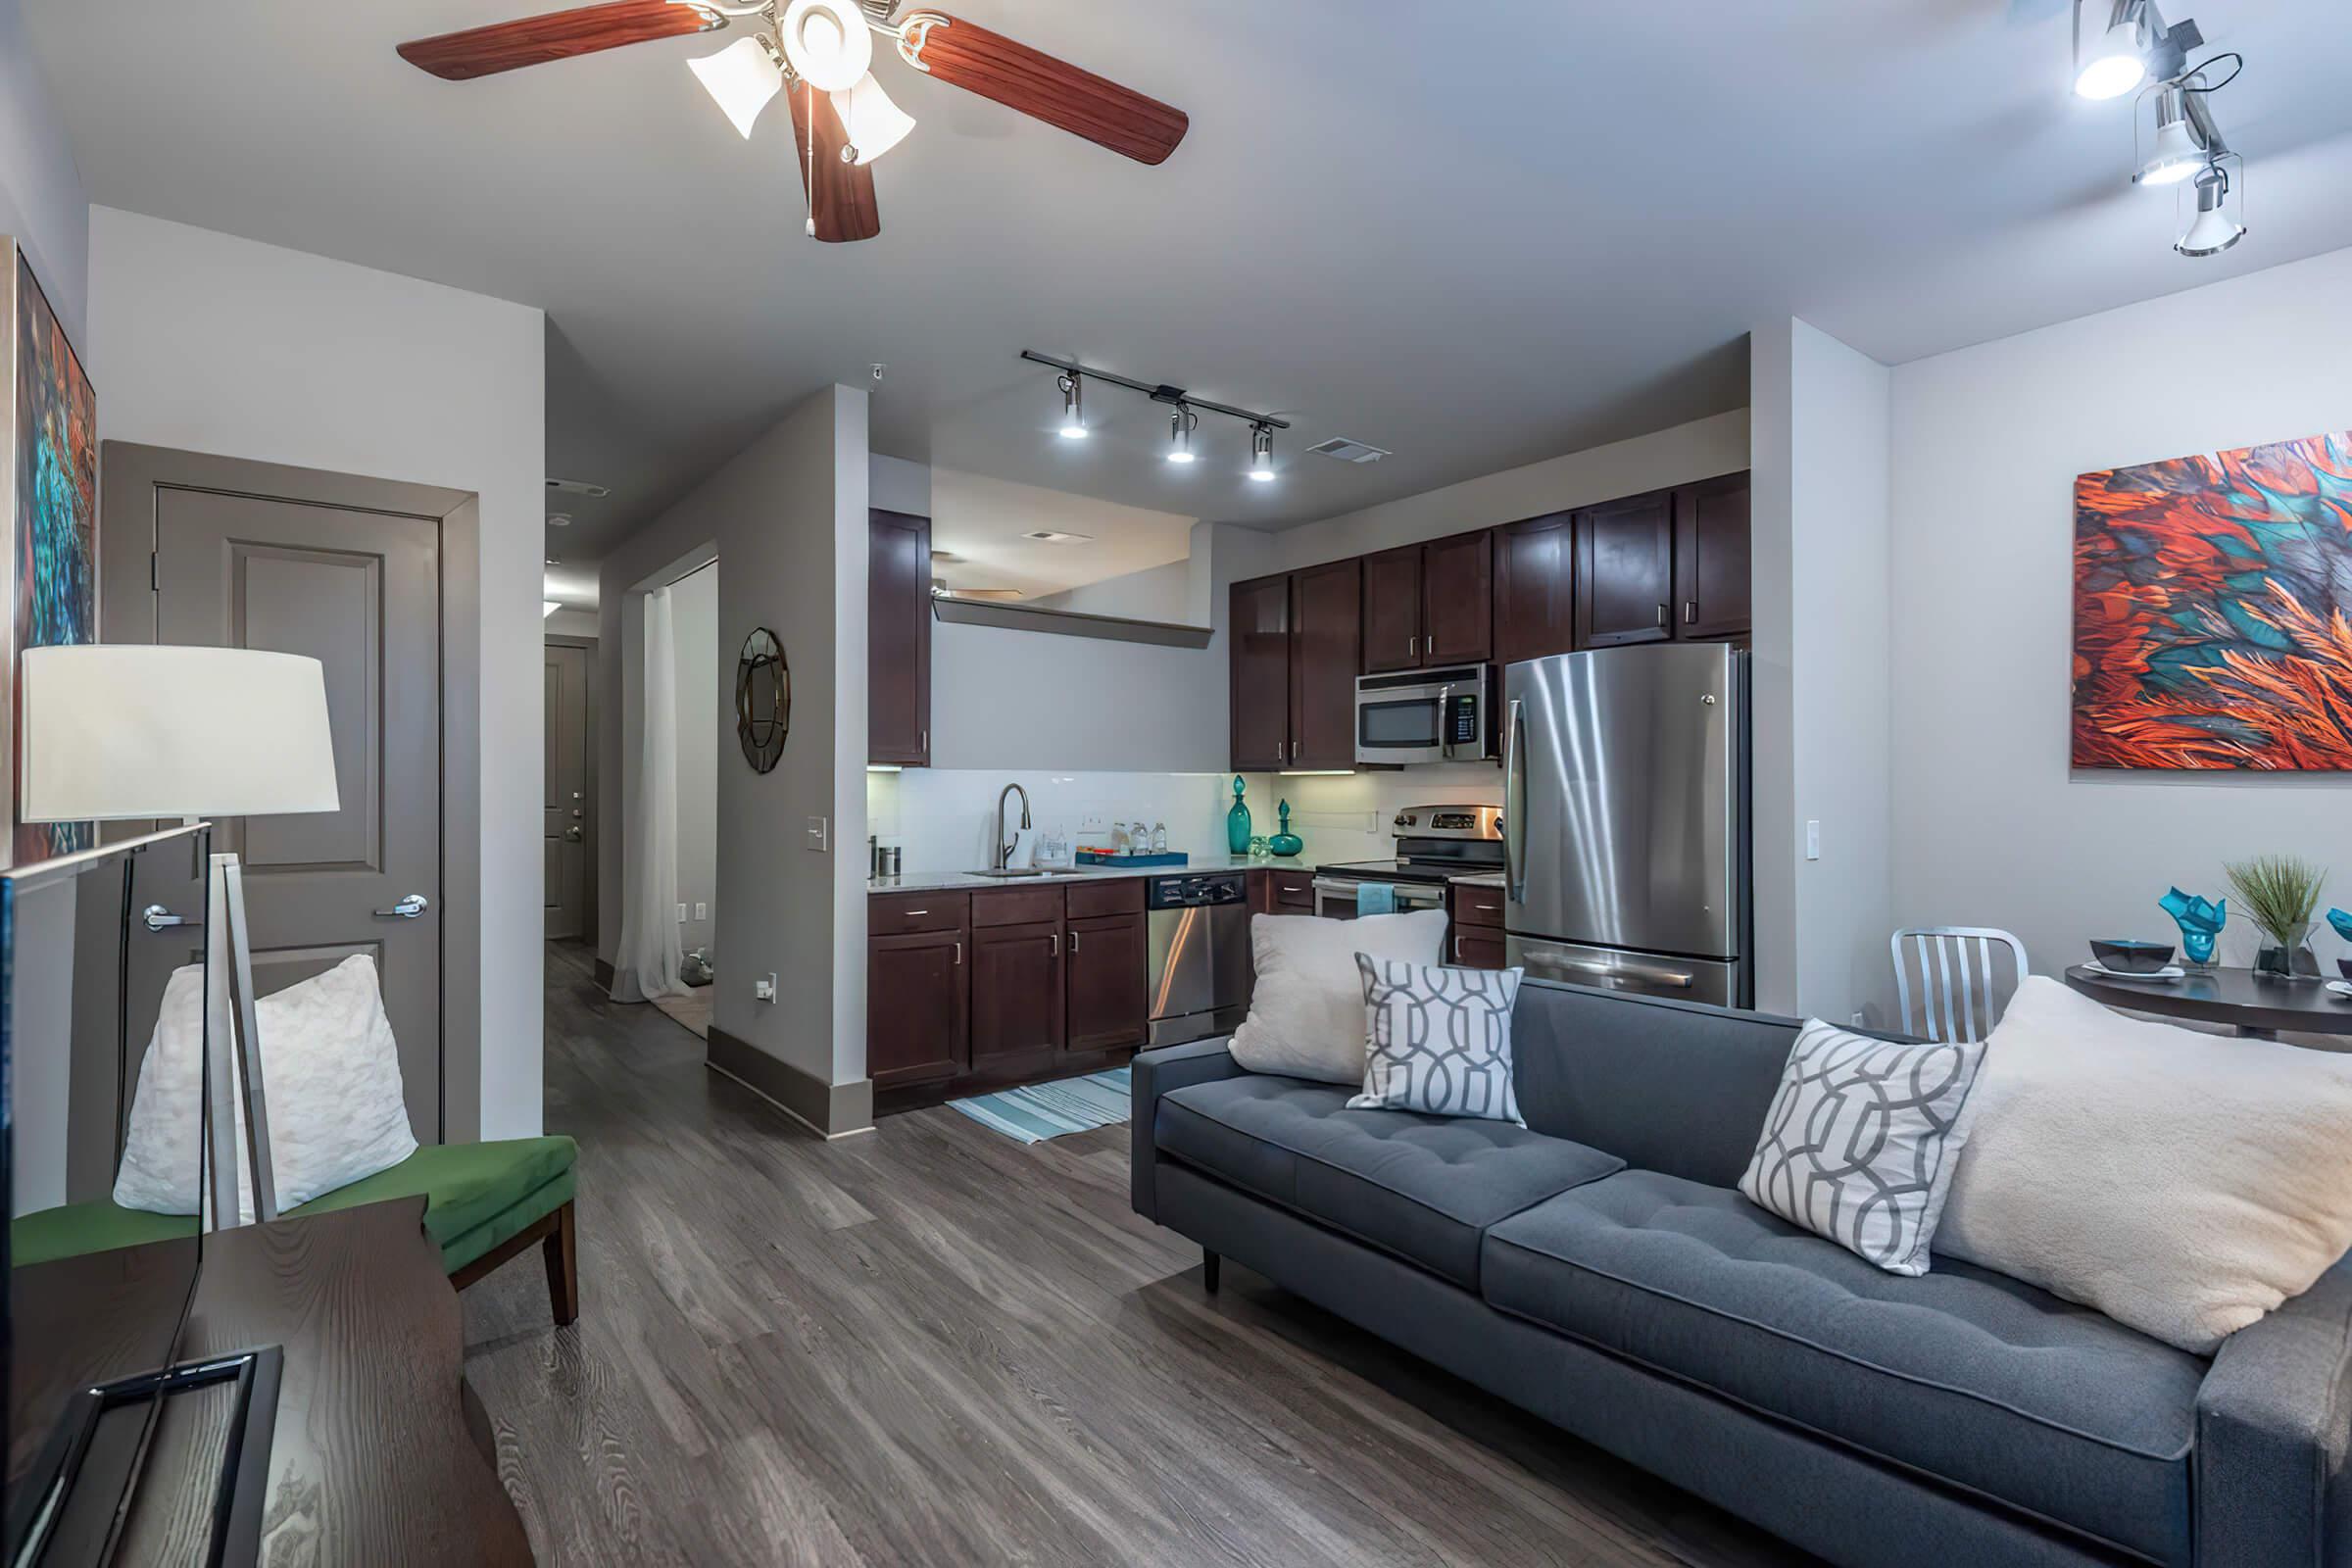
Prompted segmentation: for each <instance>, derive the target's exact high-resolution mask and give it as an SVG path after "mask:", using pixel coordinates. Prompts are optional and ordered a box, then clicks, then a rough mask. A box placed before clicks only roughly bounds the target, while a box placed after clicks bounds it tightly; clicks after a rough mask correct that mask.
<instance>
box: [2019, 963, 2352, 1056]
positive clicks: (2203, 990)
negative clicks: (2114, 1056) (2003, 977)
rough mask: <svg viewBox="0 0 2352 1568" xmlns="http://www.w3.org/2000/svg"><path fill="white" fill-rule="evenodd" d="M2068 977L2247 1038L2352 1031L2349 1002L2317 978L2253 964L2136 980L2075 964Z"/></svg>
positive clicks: (2104, 998)
mask: <svg viewBox="0 0 2352 1568" xmlns="http://www.w3.org/2000/svg"><path fill="white" fill-rule="evenodd" d="M2066 983H2067V984H2068V985H2070V986H2072V987H2073V988H2074V989H2075V990H2077V991H2080V992H2081V993H2082V995H2084V996H2086V997H2088V998H2090V999H2091V1000H2092V1001H2093V1002H2103V1003H2105V1004H2106V1005H2108V1006H2110V1007H2123V1008H2126V1009H2128V1010H2130V1011H2132V1012H2152V1013H2156V1014H2158V1015H2160V1016H2162V1017H2167V1018H2187V1019H2190V1020H2193V1021H2194V1022H2197V1023H2218V1024H2227V1025H2228V1026H2229V1027H2230V1028H2231V1029H2234V1030H2235V1031H2236V1032H2237V1033H2238V1034H2239V1035H2241V1036H2243V1037H2245V1038H2246V1039H2249V1040H2276V1039H2278V1032H2279V1031H2280V1030H2282V1029H2283V1030H2286V1031H2288V1032H2290V1033H2293V1032H2301V1033H2305V1034H2315V1035H2352V1002H2348V1001H2346V1000H2344V999H2343V998H2342V997H2339V996H2336V995H2335V994H2334V993H2333V992H2330V991H2329V990H2328V989H2327V987H2326V986H2325V985H2323V984H2321V983H2320V982H2319V981H2317V980H2274V979H2272V978H2270V977H2269V976H2268V975H2260V974H2256V973H2255V972H2254V971H2253V970H2251V969H2205V970H2195V971H2191V972H2190V973H2189V974H2187V975H2184V976H2183V977H2181V978H2180V979H2178V980H2138V979H2133V978H2131V976H2128V975H2111V974H2101V973H2098V972H2097V971H2095V970H2092V969H2086V968H2084V967H2083V966H2082V964H2076V965H2075V966H2074V967H2073V968H2071V969H2069V970H2067V971H2066Z"/></svg>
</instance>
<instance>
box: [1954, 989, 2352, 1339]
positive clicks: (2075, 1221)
mask: <svg viewBox="0 0 2352 1568" xmlns="http://www.w3.org/2000/svg"><path fill="white" fill-rule="evenodd" d="M1986 1047H1987V1054H1986V1057H1985V1072H1984V1077H1983V1081H1982V1082H1981V1083H1980V1084H1979V1086H1978V1090H1977V1096H1978V1099H1979V1100H1980V1101H1981V1102H1982V1103H1981V1104H1980V1106H1979V1107H1978V1112H1977V1125H1976V1132H1975V1136H1974V1137H1973V1138H1972V1139H1971V1141H1970V1143H1969V1146H1968V1151H1967V1152H1966V1153H1965V1154H1963V1155H1962V1156H1961V1160H1960V1169H1959V1171H1958V1172H1957V1173H1956V1174H1955V1175H1954V1177H1953V1179H1952V1192H1951V1198H1950V1201H1949V1202H1948V1203H1947V1204H1946V1206H1945V1208H1944V1214H1943V1226H1942V1229H1941V1232H1940V1233H1939V1234H1938V1235H1937V1236H1936V1250H1937V1251H1938V1252H1941V1253H1943V1254H1944V1255H1945V1256H1947V1257H1959V1258H1966V1259H1967V1260H1968V1261H1970V1262H1972V1263H1978V1264H1982V1265H1983V1266H1984V1267H1985V1268H1989V1269H1997V1270H1999V1271H2000V1272H2001V1273H2003V1274H2008V1275H2012V1276H2014V1277H2015V1278H2018V1279H2021V1280H2025V1281H2027V1282H2029V1283H2031V1284H2034V1285H2038V1286H2040V1287H2042V1288H2043V1289H2044V1290H2047V1291H2049V1292H2051V1293H2053V1294H2054V1295H2058V1296H2063V1297H2065V1298H2066V1299H2068V1300H2070V1301H2080V1302H2082V1304H2084V1305H2086V1306H2093V1307H2096V1308H2098V1309H2099V1310H2100V1311H2102V1312H2104V1313H2106V1314H2107V1315H2108V1316H2109V1317H2111V1318H2114V1319H2115V1320H2116V1321H2118V1322H2120V1323H2126V1324H2129V1325H2130V1326H2131V1327H2132V1328H2135V1329H2138V1330H2139V1331H2140V1332H2141V1333H2143V1334H2147V1335H2151V1336H2153V1337H2154V1338H2156V1339H2159V1340H2162V1341H2164V1342H2165V1343H2166V1344H2168V1345H2175V1346H2179V1347H2180V1348H2181V1349H2183V1350H2190V1351H2194V1352H2195V1353H2197V1354H2199V1355H2209V1354H2211V1353H2212V1352H2213V1350H2214V1348H2216V1347H2218V1346H2219V1345H2220V1344H2221V1342H2222V1341H2223V1340H2224V1339H2226V1338H2228V1337H2229V1335H2231V1334H2233V1333H2235V1332H2236V1331H2237V1330H2239V1329H2242V1328H2244V1327H2245V1326H2246V1325H2247V1324H2249V1323H2252V1322H2254V1321H2255V1320H2256V1319H2258V1318H2260V1317H2261V1316H2262V1315H2263V1314H2264V1313H2266V1312H2269V1311H2271V1310H2272V1309H2273V1308H2275V1307H2277V1306H2278V1303H2279V1302H2281V1301H2283V1300H2285V1299H2287V1298H2288V1297H2290V1296H2299V1295H2301V1294H2302V1293H2303V1292H2304V1291H2306V1290H2308V1289H2309V1288H2310V1287H2311V1284H2312V1282H2313V1281H2314V1280H2317V1279H2318V1278H2319V1277H2320V1275H2321V1274H2322V1273H2323V1272H2324V1271H2325V1270H2326V1269H2327V1267H2328V1266H2329V1265H2331V1264H2333V1263H2334V1262H2335V1260H2336V1259H2337V1258H2339V1257H2341V1256H2343V1255H2344V1252H2345V1250H2346V1249H2347V1248H2352V1060H2347V1059H2346V1058H2345V1057H2343V1056H2337V1055H2330V1054H2327V1053H2325V1052H2317V1051H2305V1050H2302V1049H2300V1048H2298V1047H2295V1046H2285V1045H2279V1044H2277V1043H2275V1042H2269V1041H2259V1040H2227V1039H2222V1038H2219V1037H2217V1036H2213V1035H2207V1034H2199V1033H2197V1032H2195V1031H2193V1030H2188V1029H2180V1028H2175V1027H2174V1026H2172V1025H2170V1024H2160V1023H2142V1022H2139V1021H2138V1020H2135V1019H2131V1018H2126V1017H2124V1016H2122V1015H2121V1014H2119V1013H2114V1012H2110V1011H2108V1010H2107V1009H2106V1008H2105V1007H2102V1006H2100V1005H2098V1004H2097V1003H2095V1002H2092V1001H2090V1000H2089V999H2088V998H2086V997H2081V996H2077V995H2076V994H2075V993H2074V992H2072V991H2070V990H2068V989H2067V988H2066V987H2065V986H2064V985H2062V984H2060V983H2059V982H2058V981H2056V980H2053V979H2051V978H2049V977H2048V976H2046V975H2031V976H2028V977H2027V979H2026V981H2025V983H2024V984H2023V985H2022V986H2020V987H2019V989H2018V992H2017V995H2016V997H2015V998H2014V999H2012V1000H2011V1002H2010V1004H2009V1010H2008V1012H2007V1013H2006V1014H2004V1015H2003V1016H2002V1018H2001V1021H2000V1023H1999V1025H1998V1026H1997V1027H1996V1028H1994V1030H1993V1032H1992V1036H1991V1038H1990V1039H1989V1040H1988V1041H1987V1042H1986Z"/></svg>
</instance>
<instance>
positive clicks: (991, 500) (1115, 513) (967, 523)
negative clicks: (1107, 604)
mask: <svg viewBox="0 0 2352 1568" xmlns="http://www.w3.org/2000/svg"><path fill="white" fill-rule="evenodd" d="M1049 530H1050V531H1052V532H1055V533H1068V534H1079V535H1083V536H1084V537H1083V538H1081V539H1079V540H1075V541H1072V542H1069V543H1064V544H1043V543H1040V542H1038V541H1037V540H1034V539H1028V538H1024V537H1023V536H1024V535H1026V534H1030V533H1038V532H1045V531H1049ZM931 548H932V549H933V550H934V551H940V550H944V551H946V552H948V553H949V554H950V555H953V556H955V557H956V560H955V561H952V562H934V563H933V564H932V568H931V570H932V574H933V575H934V576H936V577H938V578H939V579H940V580H942V581H943V582H945V583H946V584H947V585H948V586H949V587H951V588H1011V589H1016V590H1018V591H1019V593H1020V594H1021V595H1022V597H1023V598H1027V599H1035V598H1037V597H1039V596H1040V595H1043V594H1054V593H1060V592H1061V591H1063V590H1064V589H1068V588H1076V587H1079V586H1081V585H1082V584H1085V583H1092V582H1102V581H1103V580H1104V579H1106V578H1110V577H1123V576H1125V575H1126V574H1127V573H1129V572H1131V571H1144V570H1147V569H1149V568H1150V567H1152V566H1164V565H1166V564H1168V563H1169V562H1171V561H1183V560H1185V559H1186V558H1187V557H1189V556H1190V555H1191V554H1192V549H1193V519H1192V518H1190V517H1182V516H1178V515H1175V514H1173V513H1167V512H1152V511H1147V510H1146V509H1144V508H1142V507H1122V506H1118V505H1116V504H1115V503H1112V502H1107V501H1096V500H1092V499H1090V498H1088V497H1085V496H1075V495H1071V494H1070V493H1069V492H1067V491H1063V490H1044V489H1040V488H1038V487H1037V486H1036V485H1027V484H1013V483H1010V482H1008V481H1006V480H1004V479H991V478H988V477H987V476H985V475H983V474H977V473H965V472H962V471H961V470H960V469H956V468H939V467H935V468H933V469H932V470H931Z"/></svg>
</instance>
